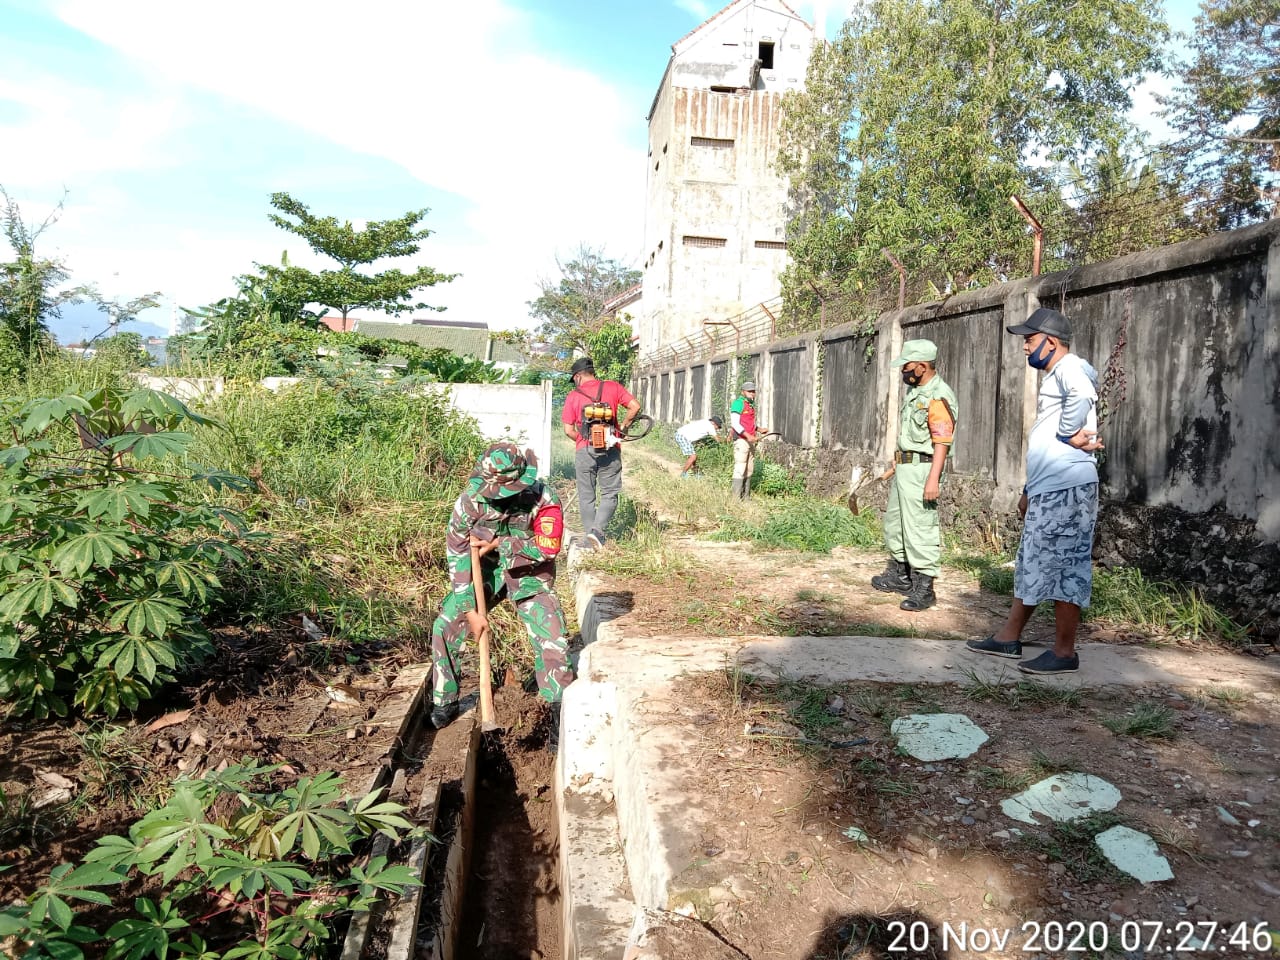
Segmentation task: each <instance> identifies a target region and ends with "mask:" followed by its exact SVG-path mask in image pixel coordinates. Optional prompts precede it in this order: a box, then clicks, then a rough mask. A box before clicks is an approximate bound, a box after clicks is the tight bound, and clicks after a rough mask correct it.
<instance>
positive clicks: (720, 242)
mask: <svg viewBox="0 0 1280 960" xmlns="http://www.w3.org/2000/svg"><path fill="white" fill-rule="evenodd" d="M728 242H729V241H728V240H726V239H725V238H724V237H693V236H690V235H689V234H687V233H686V234H685V235H684V245H685V246H686V247H723V246H725V245H726V244H727V243H728Z"/></svg>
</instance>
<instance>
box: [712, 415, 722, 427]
mask: <svg viewBox="0 0 1280 960" xmlns="http://www.w3.org/2000/svg"><path fill="white" fill-rule="evenodd" d="M711 422H712V423H714V424H715V425H716V426H717V427H723V426H724V421H723V420H721V419H720V418H719V417H712V418H711Z"/></svg>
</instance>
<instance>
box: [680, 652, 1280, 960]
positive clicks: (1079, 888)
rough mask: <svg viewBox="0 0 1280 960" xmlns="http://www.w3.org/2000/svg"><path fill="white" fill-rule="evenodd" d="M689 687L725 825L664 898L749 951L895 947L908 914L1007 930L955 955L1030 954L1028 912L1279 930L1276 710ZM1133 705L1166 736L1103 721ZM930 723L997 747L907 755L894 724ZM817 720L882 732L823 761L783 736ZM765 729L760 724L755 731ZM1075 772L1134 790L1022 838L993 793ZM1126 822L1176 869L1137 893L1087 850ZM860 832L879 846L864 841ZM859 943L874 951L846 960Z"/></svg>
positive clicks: (1135, 695)
mask: <svg viewBox="0 0 1280 960" xmlns="http://www.w3.org/2000/svg"><path fill="white" fill-rule="evenodd" d="M679 682H680V683H681V684H683V685H684V689H685V691H686V692H687V702H688V703H690V704H697V705H698V707H697V708H696V709H694V708H691V709H690V710H688V711H687V714H688V715H687V717H685V718H684V719H683V721H681V722H682V723H683V724H684V725H685V733H686V734H687V737H688V742H689V743H691V744H694V745H695V747H694V749H695V751H696V755H695V758H694V762H693V763H692V766H693V767H695V768H697V769H700V770H702V771H704V773H703V774H702V777H701V779H700V781H698V782H696V783H691V784H690V785H689V790H690V793H691V794H693V795H701V796H704V797H706V798H709V799H713V800H714V803H713V806H714V807H715V809H716V810H717V816H716V818H715V821H714V822H710V823H706V824H705V829H704V834H703V838H702V849H701V850H700V851H692V852H691V855H690V865H689V867H688V868H687V869H686V870H685V871H684V872H683V873H682V874H680V875H679V876H678V877H677V878H676V879H675V880H674V882H673V884H672V891H673V893H672V897H671V900H672V904H671V905H672V907H673V908H675V909H683V910H684V911H685V912H691V911H692V912H696V914H697V915H698V916H699V917H700V918H701V919H702V920H704V921H706V922H707V923H709V924H710V925H711V926H712V928H713V929H714V930H715V931H716V932H717V933H718V934H720V935H721V936H722V937H723V938H724V939H725V940H727V941H728V942H729V943H731V944H732V945H733V946H735V947H736V948H737V949H739V950H741V951H742V952H743V953H744V954H745V955H746V956H748V957H751V958H752V960H802V958H803V960H818V958H832V960H837V958H841V960H843V958H848V957H864V956H866V957H871V956H892V955H899V956H901V955H903V954H902V953H895V952H893V951H890V952H888V953H883V952H875V949H873V947H874V945H875V943H876V942H878V941H877V936H879V937H880V938H881V941H883V936H884V934H885V933H886V932H890V931H889V930H888V926H887V924H888V922H889V920H891V919H892V918H894V917H898V918H903V917H907V918H910V919H909V921H908V922H921V921H923V922H926V923H928V924H929V925H930V929H932V930H934V931H935V933H936V934H937V936H936V937H935V938H934V941H933V942H935V943H940V932H941V929H942V924H944V923H950V924H952V925H953V927H955V926H957V925H958V924H960V923H967V924H969V926H970V927H974V926H980V927H983V928H988V929H990V930H993V931H995V930H999V931H1004V930H1010V931H1013V936H1012V940H1011V944H1010V948H1009V949H1008V950H1006V951H1003V952H1001V951H995V950H992V951H989V952H983V951H971V952H967V951H965V950H960V949H954V946H955V945H954V944H953V945H952V946H953V949H952V950H951V951H950V952H949V953H945V954H944V953H942V952H938V953H937V954H936V955H937V956H952V957H967V956H1008V957H1014V956H1028V955H1033V954H1034V953H1035V952H1037V951H1034V950H1028V946H1029V944H1028V943H1027V942H1026V941H1027V938H1029V936H1030V931H1029V929H1028V931H1027V932H1022V930H1023V927H1022V925H1023V924H1024V923H1026V922H1028V921H1039V922H1046V921H1054V920H1056V921H1060V922H1062V923H1067V922H1069V921H1079V922H1081V923H1084V924H1089V923H1092V922H1095V921H1097V922H1101V923H1103V924H1107V925H1108V928H1110V929H1111V931H1112V933H1111V936H1112V937H1113V938H1114V939H1116V940H1117V942H1118V936H1119V930H1120V927H1121V925H1122V924H1123V923H1125V922H1126V921H1142V920H1151V919H1160V920H1165V921H1168V922H1169V923H1171V924H1172V923H1176V922H1177V921H1179V920H1185V921H1189V922H1201V921H1205V922H1208V921H1213V922H1217V923H1219V924H1228V925H1229V924H1236V923H1241V922H1245V923H1249V924H1256V923H1268V922H1269V923H1270V924H1271V927H1272V929H1280V786H1278V785H1277V783H1276V771H1277V770H1278V769H1280V754H1278V753H1277V744H1278V743H1280V737H1278V736H1277V733H1278V732H1280V710H1277V708H1276V707H1275V705H1274V704H1266V705H1264V704H1261V703H1257V702H1248V701H1245V702H1237V701H1235V700H1219V699H1215V698H1214V697H1213V696H1206V697H1205V698H1203V699H1201V700H1194V699H1188V698H1187V697H1185V696H1183V695H1181V694H1177V693H1173V692H1171V691H1162V690H1147V691H1140V692H1132V691H1130V692H1126V694H1125V695H1124V696H1123V697H1122V698H1116V697H1115V696H1114V695H1110V694H1107V693H1106V692H1102V691H1097V692H1088V691H1086V692H1084V693H1083V694H1082V695H1081V697H1080V700H1079V702H1074V703H1061V702H1055V701H1052V700H1050V701H1042V700H1040V699H1038V697H1037V695H1036V692H1035V691H1034V690H1033V689H1031V688H1028V689H1027V690H1026V691H1024V692H1023V694H1022V695H1021V696H1017V695H1015V696H1014V697H1013V698H1012V699H1009V698H1007V697H1006V698H1004V699H988V698H989V697H994V696H995V695H994V694H992V693H991V691H989V690H985V689H983V688H969V689H965V688H962V687H957V686H954V685H947V686H928V687H924V686H891V685H879V684H866V683H863V684H850V685H843V686H840V687H833V688H830V689H818V688H813V687H807V686H802V685H799V684H793V685H785V686H782V687H778V686H771V685H765V684H756V683H751V682H746V683H744V684H742V685H740V686H739V688H738V690H737V691H736V692H735V691H734V690H733V689H732V680H731V679H730V678H727V677H725V676H723V675H718V674H717V675H711V676H707V677H701V678H685V679H683V680H681V681H679ZM1135 702H1142V703H1148V704H1151V705H1153V706H1164V707H1166V708H1167V709H1168V710H1169V711H1170V712H1171V713H1172V715H1173V717H1174V721H1173V730H1172V731H1171V735H1170V736H1169V737H1168V738H1160V739H1142V738H1138V737H1132V736H1122V735H1117V734H1115V733H1113V732H1112V731H1111V730H1109V729H1108V728H1107V727H1105V726H1104V725H1103V723H1102V720H1104V719H1106V718H1111V717H1116V716H1118V715H1121V714H1123V713H1124V712H1125V711H1126V710H1127V709H1129V708H1130V707H1131V706H1132V705H1133V704H1134V703H1135ZM935 712H955V713H964V714H966V715H967V716H969V717H970V719H972V720H973V721H974V722H975V723H977V724H978V725H979V726H980V727H981V728H982V729H983V730H984V731H985V732H986V733H987V734H988V736H989V737H990V738H991V739H990V740H989V741H988V742H987V743H986V744H985V745H984V746H983V747H982V748H981V749H980V750H979V751H978V752H977V753H976V754H975V755H974V756H972V757H970V758H969V759H967V760H961V761H946V762H942V761H940V762H934V763H924V762H921V761H918V760H915V759H913V758H911V757H910V756H906V755H904V754H902V753H901V752H900V751H899V750H898V749H897V745H896V741H895V739H894V738H893V737H892V736H891V735H890V734H889V732H888V727H889V724H890V723H891V722H892V720H893V719H895V718H897V717H899V716H906V715H908V714H913V713H935ZM788 725H789V726H788ZM815 726H816V727H817V728H821V730H822V731H823V736H824V739H834V740H837V741H840V740H856V739H860V738H866V739H867V740H868V741H869V742H868V743H866V744H862V745H851V746H848V747H841V748H837V749H829V748H826V747H814V746H806V745H796V744H795V742H794V741H788V740H786V739H779V738H778V737H775V736H771V735H770V734H769V731H780V732H781V733H782V735H783V736H784V737H785V736H788V735H790V734H791V729H792V728H799V729H801V730H804V731H805V732H810V733H811V732H813V731H814V730H815ZM752 727H753V728H756V729H757V730H763V731H764V733H763V734H760V733H757V734H754V735H750V736H748V735H746V734H744V730H746V729H747V728H752ZM1069 770H1077V771H1081V772H1087V773H1089V774H1091V775H1094V776H1099V777H1102V778H1104V779H1106V780H1108V781H1109V782H1111V783H1113V784H1114V785H1115V786H1116V787H1118V788H1119V789H1120V791H1121V793H1122V795H1123V800H1122V801H1121V803H1120V804H1119V806H1118V807H1117V808H1116V809H1115V811H1114V812H1113V813H1111V814H1104V815H1099V816H1098V817H1096V818H1094V819H1092V820H1089V821H1087V822H1084V823H1076V824H1074V825H1072V826H1069V827H1057V828H1055V827H1052V826H1039V827H1030V826H1028V825H1026V824H1023V823H1019V822H1017V821H1014V820H1012V819H1010V818H1008V817H1006V816H1005V815H1004V814H1003V813H1002V812H1001V810H1000V801H1001V800H1004V799H1006V798H1007V797H1009V796H1011V795H1013V794H1014V793H1016V792H1018V791H1019V790H1020V789H1023V788H1024V787H1025V786H1027V785H1029V784H1030V783H1031V782H1034V781H1036V780H1039V779H1042V778H1043V777H1046V776H1049V775H1050V774H1051V773H1057V772H1064V771H1069ZM1228 820H1230V821H1233V822H1228ZM1117 823H1122V824H1125V825H1128V826H1131V827H1133V828H1135V829H1139V830H1142V831H1144V832H1146V833H1148V834H1150V835H1151V836H1152V837H1153V838H1155V839H1156V841H1157V842H1158V844H1159V847H1160V850H1161V852H1162V853H1163V854H1164V855H1165V857H1166V858H1167V859H1168V861H1169V864H1170V866H1171V867H1172V870H1173V873H1174V879H1173V880H1171V881H1168V882H1164V883H1158V884H1148V885H1143V884H1140V883H1138V882H1137V881H1135V880H1132V879H1131V878H1128V877H1127V876H1126V875H1124V874H1121V873H1119V872H1118V871H1116V870H1115V869H1114V868H1113V867H1111V866H1110V865H1109V864H1108V863H1107V862H1106V861H1105V859H1103V858H1102V857H1101V856H1100V854H1099V852H1098V851H1097V849H1096V847H1095V845H1094V844H1093V842H1092V838H1093V836H1094V835H1096V834H1097V833H1098V832H1100V831H1101V830H1103V829H1105V828H1107V827H1109V826H1112V825H1115V824H1117ZM854 828H856V829H854ZM857 830H861V831H863V832H865V834H866V836H867V838H868V841H867V842H860V841H858V840H855V839H851V838H850V834H851V833H852V834H853V835H854V836H857ZM1018 831H1021V835H1019V833H1018ZM873 928H877V929H878V930H879V934H878V935H877V934H875V932H874V930H873ZM1099 935H1100V934H1099ZM1222 936H1225V934H1223V935H1222ZM867 938H870V940H871V943H870V944H869V945H868V946H867V947H866V951H865V952H861V951H859V950H856V949H854V950H851V949H850V944H851V943H852V944H859V943H862V942H863V940H866V939H867ZM1277 946H1280V943H1278V944H1277ZM877 949H879V950H881V951H883V950H885V949H886V943H884V942H880V947H879V948H877ZM1161 949H1163V943H1162V944H1161ZM1232 949H1233V952H1232V955H1237V956H1265V955H1268V954H1265V953H1263V952H1260V951H1251V950H1239V949H1234V948H1232ZM842 950H843V952H841V951H842ZM1214 951H1215V952H1217V947H1216V946H1215V947H1214ZM1039 952H1040V953H1042V954H1043V955H1046V956H1052V955H1055V952H1054V951H1051V950H1041V951H1039ZM907 955H910V954H907ZM919 955H921V956H929V955H930V954H929V953H927V952H924V953H920V954H919ZM1117 955H1119V952H1118V951H1117Z"/></svg>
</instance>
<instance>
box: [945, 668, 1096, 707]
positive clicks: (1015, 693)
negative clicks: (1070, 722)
mask: <svg viewBox="0 0 1280 960" xmlns="http://www.w3.org/2000/svg"><path fill="white" fill-rule="evenodd" d="M964 676H965V683H964V684H962V685H961V687H960V692H961V693H963V694H964V695H965V697H966V698H967V699H969V700H972V701H973V702H974V703H1002V704H1004V705H1005V706H1008V707H1012V708H1014V709H1017V708H1019V707H1023V706H1039V707H1049V706H1063V707H1078V706H1080V705H1081V704H1083V703H1084V698H1085V694H1086V693H1087V692H1088V690H1087V688H1085V687H1069V686H1064V685H1061V684H1050V683H1041V682H1039V681H1037V680H1019V681H1017V682H1016V683H1011V684H1005V683H996V682H993V681H990V680H987V679H985V678H983V677H981V676H980V675H979V674H978V673H977V671H975V670H972V669H967V670H965V671H964Z"/></svg>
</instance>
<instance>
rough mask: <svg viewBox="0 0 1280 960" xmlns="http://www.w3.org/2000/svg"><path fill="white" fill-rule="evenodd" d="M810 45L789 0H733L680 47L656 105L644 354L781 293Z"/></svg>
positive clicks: (810, 32) (641, 323)
mask: <svg viewBox="0 0 1280 960" xmlns="http://www.w3.org/2000/svg"><path fill="white" fill-rule="evenodd" d="M813 42H814V29H813V27H812V26H811V25H810V24H809V23H807V22H805V21H804V20H803V19H802V18H801V17H800V16H799V15H798V14H797V13H796V12H795V11H794V10H792V9H791V8H790V7H789V6H787V4H786V3H784V2H782V0H734V2H733V3H731V4H729V5H728V6H727V7H725V8H724V9H723V10H721V11H720V12H719V13H717V14H716V15H715V16H713V17H711V18H710V19H709V20H707V21H706V22H705V23H703V24H702V25H701V26H699V27H698V28H697V29H696V30H694V31H693V32H692V33H690V34H688V35H687V36H685V37H684V38H682V39H681V40H678V41H676V43H675V44H673V45H672V47H671V59H670V60H669V61H668V62H667V70H666V73H665V74H663V77H662V83H661V84H660V85H659V87H658V92H657V95H656V96H655V97H654V98H653V106H652V107H651V108H650V110H649V169H648V206H647V208H646V211H645V260H644V264H643V267H644V280H643V284H644V294H643V297H642V298H641V300H640V303H639V304H638V305H637V306H638V309H637V310H636V311H635V316H636V324H635V325H636V334H637V335H638V336H639V339H640V344H639V345H640V355H641V357H642V358H643V357H646V356H648V355H649V354H651V353H652V352H653V351H654V350H656V349H657V348H658V347H660V346H662V345H663V344H668V343H673V342H675V341H678V340H680V339H681V338H682V337H685V336H687V335H689V334H693V333H695V332H697V331H700V330H701V329H702V322H703V320H704V319H713V320H715V319H725V318H726V317H731V316H733V315H734V314H737V313H740V312H742V311H743V310H745V309H748V308H750V307H752V306H754V305H755V304H758V303H761V302H762V301H765V300H769V299H771V298H773V297H776V296H777V295H778V292H779V290H780V284H779V280H778V275H779V274H780V273H781V272H782V270H783V269H784V267H785V266H786V258H787V244H786V206H787V184H786V181H785V180H784V178H782V177H781V176H779V174H778V173H777V172H776V171H775V170H774V168H773V163H774V159H775V157H776V156H777V152H778V143H779V134H780V127H781V119H782V118H781V110H780V103H781V100H782V95H783V94H784V93H785V92H786V91H788V90H797V89H800V88H802V87H803V86H804V77H805V70H806V68H807V67H808V64H809V55H810V53H811V50H812V47H813Z"/></svg>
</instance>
